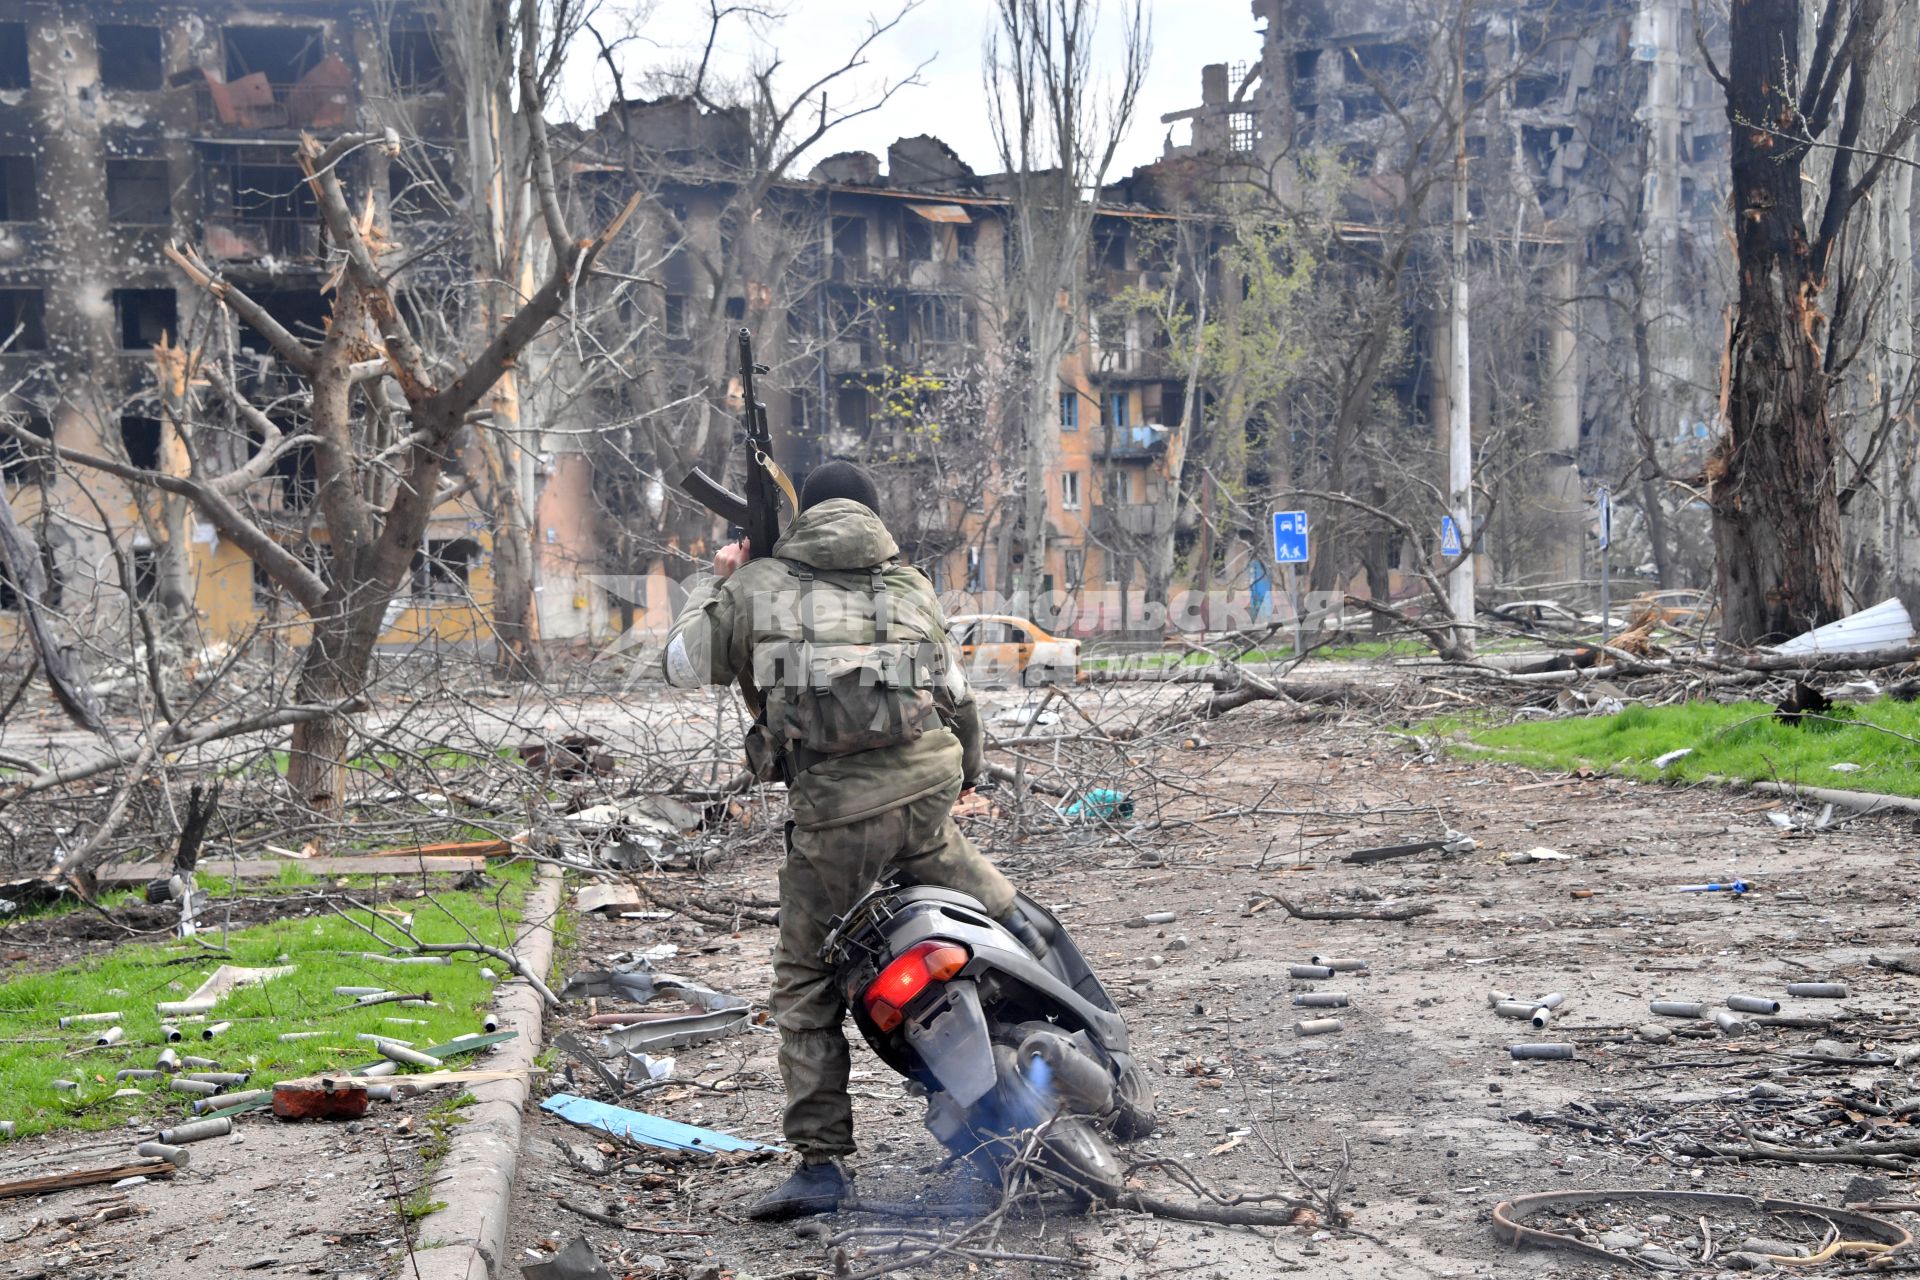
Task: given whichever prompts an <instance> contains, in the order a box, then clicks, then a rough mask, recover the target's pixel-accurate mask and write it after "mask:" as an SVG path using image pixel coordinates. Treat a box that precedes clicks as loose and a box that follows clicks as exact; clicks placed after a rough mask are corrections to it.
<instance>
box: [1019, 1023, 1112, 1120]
mask: <svg viewBox="0 0 1920 1280" xmlns="http://www.w3.org/2000/svg"><path fill="white" fill-rule="evenodd" d="M1036 1058H1037V1059H1039V1062H1038V1063H1035V1062H1034V1059H1036ZM1020 1062H1021V1064H1022V1066H1024V1067H1026V1068H1027V1073H1028V1074H1027V1078H1028V1079H1029V1080H1032V1081H1034V1082H1035V1083H1036V1084H1038V1083H1039V1082H1040V1081H1041V1080H1050V1082H1051V1084H1052V1086H1053V1091H1054V1093H1055V1094H1056V1095H1058V1096H1059V1097H1060V1098H1061V1099H1063V1100H1065V1101H1067V1102H1069V1103H1077V1104H1079V1105H1077V1106H1073V1107H1071V1108H1070V1109H1071V1110H1074V1111H1087V1112H1091V1113H1092V1114H1094V1115H1105V1114H1106V1113H1107V1112H1108V1111H1111V1110H1112V1109H1113V1077H1112V1076H1111V1075H1109V1074H1108V1072H1107V1070H1106V1068H1105V1067H1102V1066H1101V1065H1100V1064H1099V1063H1098V1062H1095V1061H1094V1060H1093V1059H1092V1058H1090V1057H1088V1056H1087V1055H1086V1054H1085V1053H1082V1052H1081V1051H1080V1049H1079V1047H1078V1046H1077V1045H1075V1044H1074V1043H1073V1041H1071V1040H1069V1039H1068V1038H1067V1037H1065V1036H1063V1035H1061V1034H1060V1033H1059V1032H1057V1031H1035V1032H1033V1033H1032V1034H1031V1035H1029V1036H1028V1037H1027V1038H1026V1039H1024V1040H1022V1041H1021V1042H1020ZM1035 1066H1040V1067H1044V1072H1036V1071H1034V1070H1033V1067H1035Z"/></svg>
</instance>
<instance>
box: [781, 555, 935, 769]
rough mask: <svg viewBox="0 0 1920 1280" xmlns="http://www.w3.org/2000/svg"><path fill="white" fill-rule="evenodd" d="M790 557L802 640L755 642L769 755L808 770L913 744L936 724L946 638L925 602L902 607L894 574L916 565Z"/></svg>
mask: <svg viewBox="0 0 1920 1280" xmlns="http://www.w3.org/2000/svg"><path fill="white" fill-rule="evenodd" d="M783 563H784V564H785V565H786V566H787V571H788V572H789V573H790V574H792V575H793V578H794V580H795V582H796V583H797V584H798V591H799V597H798V601H797V613H798V619H797V621H798V624H799V625H798V631H799V638H798V639H797V640H796V639H793V638H791V637H787V638H784V639H781V640H775V641H772V642H770V643H769V642H762V643H760V644H758V645H756V647H755V650H754V668H755V680H756V682H757V683H758V684H759V687H760V689H761V691H762V693H763V694H764V695H765V699H766V728H767V736H768V737H769V738H770V739H771V741H769V742H766V743H765V744H764V745H765V747H767V748H768V749H769V750H768V752H767V754H769V755H771V754H772V753H773V752H775V751H778V752H783V753H785V754H786V755H788V756H789V757H790V758H791V760H792V762H793V771H794V772H795V773H800V772H804V771H805V770H807V769H809V768H811V767H812V766H813V765H815V764H818V763H820V762H821V761H822V760H826V759H831V758H833V757H835V756H845V755H851V754H853V753H854V752H857V751H876V750H880V749H882V748H885V747H901V746H906V745H907V744H909V743H911V742H914V741H917V740H918V739H919V738H920V736H921V735H922V734H924V733H925V732H927V730H929V729H931V728H934V727H935V726H936V725H937V724H938V723H939V701H938V699H939V695H940V694H942V693H944V692H945V690H946V684H947V668H948V649H947V637H946V635H945V634H944V632H942V631H940V630H939V629H938V623H939V620H938V619H937V618H930V617H929V616H928V615H927V613H926V611H925V610H924V609H919V608H914V607H908V608H906V609H904V610H900V609H897V608H896V600H895V594H894V593H893V592H892V591H891V590H890V588H889V584H888V581H887V578H888V574H889V572H892V573H894V574H896V575H897V574H902V573H912V572H913V571H912V570H910V569H906V570H903V569H900V568H899V567H897V566H895V567H893V568H892V569H891V570H889V568H888V567H887V566H875V567H873V568H870V569H865V570H852V571H836V570H822V569H816V568H814V567H813V566H811V565H806V564H801V563H799V562H797V561H790V560H787V561H783ZM750 754H751V753H750Z"/></svg>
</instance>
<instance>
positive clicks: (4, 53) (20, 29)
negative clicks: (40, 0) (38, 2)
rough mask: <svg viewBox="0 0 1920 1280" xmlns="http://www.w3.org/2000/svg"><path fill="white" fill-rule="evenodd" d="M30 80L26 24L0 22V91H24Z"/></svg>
mask: <svg viewBox="0 0 1920 1280" xmlns="http://www.w3.org/2000/svg"><path fill="white" fill-rule="evenodd" d="M31 78H32V77H31V76H30V74H29V73H28V70H27V24H26V23H24V22H0V89H25V88H27V87H29V81H30V80H31Z"/></svg>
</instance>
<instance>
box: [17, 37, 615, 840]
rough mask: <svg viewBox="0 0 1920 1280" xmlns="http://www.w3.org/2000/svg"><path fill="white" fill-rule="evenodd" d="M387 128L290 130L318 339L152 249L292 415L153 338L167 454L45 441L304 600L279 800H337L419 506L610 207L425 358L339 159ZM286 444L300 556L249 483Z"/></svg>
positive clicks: (537, 129) (592, 249)
mask: <svg viewBox="0 0 1920 1280" xmlns="http://www.w3.org/2000/svg"><path fill="white" fill-rule="evenodd" d="M534 15H535V8H534V6H533V5H532V4H531V3H529V4H527V5H526V6H525V7H524V9H523V10H522V15H521V16H522V18H523V22H522V23H521V24H520V26H519V27H518V28H517V29H518V30H519V32H520V33H521V35H522V37H523V38H525V37H532V36H534V35H536V34H537V28H536V27H535V26H534V25H533V23H534ZM520 88H521V95H520V101H519V103H518V105H517V110H518V112H519V113H520V114H521V115H522V116H523V118H524V122H525V127H526V129H527V131H528V137H529V140H530V145H531V146H532V147H533V148H534V150H535V152H536V153H537V154H539V155H541V156H544V154H545V150H546V141H545V131H544V124H543V122H542V120H541V105H542V104H541V99H540V94H539V90H538V86H537V83H536V82H535V81H534V80H533V78H531V77H526V76H523V77H522V81H521V86H520ZM392 146H393V141H392V139H391V136H390V135H387V136H380V135H370V134H354V135H347V136H344V137H340V138H337V139H335V140H334V141H333V142H331V143H326V144H322V143H321V142H319V141H317V140H315V139H311V138H309V139H306V140H304V141H303V142H302V144H301V146H300V150H299V161H300V165H301V168H302V170H303V171H304V173H305V175H306V178H305V181H306V184H307V186H308V187H309V188H310V189H311V191H312V193H313V197H314V199H315V201H316V203H317V206H318V210H319V216H320V219H321V221H322V222H323V224H324V228H325V231H326V235H327V240H328V242H329V245H330V254H331V258H332V266H333V274H332V277H331V280H330V284H331V290H332V294H333V304H332V309H331V319H330V323H329V325H328V327H327V331H326V333H325V335H324V337H323V338H321V339H320V340H319V341H318V342H314V341H308V340H306V339H303V338H302V337H300V336H297V335H296V334H294V333H292V332H290V331H289V330H288V329H287V328H286V327H285V326H284V325H282V324H281V323H280V322H279V321H277V320H276V319H275V318H274V317H273V316H272V315H270V314H269V313H268V312H267V311H266V310H265V309H264V308H263V307H262V306H261V305H260V304H259V303H257V302H256V301H255V300H254V299H252V298H251V297H249V296H248V294H247V293H246V291H244V290H243V289H241V288H239V287H238V286H236V285H235V284H234V283H233V282H232V281H231V280H228V279H225V278H223V277H221V276H220V275H219V274H217V273H216V272H215V271H214V270H212V269H211V268H209V267H208V266H207V265H206V263H205V262H204V261H203V260H202V259H201V258H200V256H199V255H198V254H197V253H196V252H194V251H193V250H192V249H191V248H184V247H181V246H178V245H176V246H173V247H171V248H170V249H169V254H168V256H169V257H170V258H171V259H172V260H173V261H174V263H175V264H176V265H177V266H178V267H179V269H180V270H181V272H182V273H183V274H184V275H185V276H186V277H187V278H188V279H189V280H190V281H191V282H192V283H193V284H194V285H195V286H196V287H197V288H198V289H200V290H201V291H202V292H203V293H204V294H205V296H206V297H207V299H208V300H209V301H210V303H211V304H213V305H214V306H215V307H216V308H221V309H224V310H226V311H230V312H231V313H233V314H234V315H237V316H238V317H239V318H240V319H241V320H243V321H245V322H246V323H247V324H249V325H251V326H252V327H253V328H254V329H255V330H257V331H258V332H260V333H261V334H263V335H264V336H265V338H266V339H267V340H268V341H269V342H270V343H271V344H272V346H273V349H274V351H275V353H276V354H277V356H278V357H279V359H280V360H281V361H282V362H283V363H284V364H285V366H286V367H287V368H288V369H289V370H291V372H292V375H293V377H294V379H295V380H296V381H297V382H298V384H299V386H300V388H301V391H300V395H301V398H302V399H303V400H304V401H305V407H306V419H305V421H306V426H305V429H304V431H301V432H299V433H298V434H291V435H290V434H289V433H288V432H287V431H286V430H283V429H282V426H281V423H280V422H279V421H277V420H276V418H275V417H274V416H273V415H270V414H269V413H268V412H267V411H266V410H265V409H263V408H262V406H261V405H260V404H258V403H256V402H255V401H254V400H253V399H251V398H249V397H248V396H247V395H246V394H245V392H244V391H243V389H242V388H241V387H240V386H238V385H237V384H236V382H235V381H234V380H233V378H232V377H231V376H230V373H229V371H228V370H226V369H224V368H223V367H222V365H221V362H220V361H219V360H217V359H215V358H212V355H211V353H210V351H209V350H208V349H207V348H206V347H185V348H168V347H162V348H161V349H160V350H159V351H158V352H157V353H156V363H157V365H158V381H159V384H160V395H161V399H162V402H163V406H164V409H165V413H166V417H167V420H168V424H169V426H170V428H171V431H172V433H173V435H174V437H175V438H177V440H178V441H179V443H180V446H181V449H182V452H183V454H184V457H185V467H184V469H183V470H178V471H176V470H169V469H162V468H152V467H140V466H135V465H132V464H131V463H129V462H125V461H122V460H120V459H116V458H113V457H109V456H105V455H102V454H94V453H91V452H85V451H81V450H71V449H62V450H61V451H60V457H61V458H62V459H64V460H65V461H66V462H67V463H68V464H70V465H74V466H78V467H83V468H87V469H90V470H93V471H96V472H102V473H106V474H109V475H114V476H118V477H120V478H121V479H122V480H124V481H127V482H128V483H130V484H132V485H135V486H139V487H141V488H148V489H157V490H159V491H161V492H164V493H169V494H175V495H178V496H181V497H184V498H185V499H186V500H187V501H189V502H191V503H192V504H193V506H194V508H195V510H196V511H197V512H198V513H199V514H200V516H201V518H203V519H204V520H206V521H208V522H209V523H211V524H212V525H213V526H214V527H215V528H216V529H217V530H218V531H219V533H220V535H221V536H222V537H224V538H225V539H227V540H228V541H230V542H231V543H233V544H234V545H235V546H237V547H238V548H239V549H240V550H242V551H243V552H244V553H245V554H246V555H247V556H248V557H249V559H251V560H252V562H253V563H254V565H255V566H256V568H257V570H258V572H259V573H260V574H261V575H262V576H264V577H265V578H267V579H269V580H271V581H272V582H273V583H274V584H276V585H277V586H278V587H279V588H281V589H283V590H284V591H285V592H286V593H287V594H288V595H289V596H290V597H291V598H292V599H293V600H294V601H295V602H296V603H297V605H298V606H299V608H300V610H301V611H302V612H303V613H304V614H305V615H306V617H307V620H308V622H309V624H310V633H309V638H308V640H307V642H306V645H305V648H304V652H303V654H302V657H301V660H300V672H299V678H298V682H297V685H296V691H295V701H296V703H297V704H298V707H299V710H300V712H301V716H300V718H298V720H297V722H296V723H295V724H294V730H293V749H292V756H291V760H290V763H289V768H288V783H289V787H290V789H291V792H292V796H293V800H294V802H295V804H296V805H299V806H305V807H309V808H311V809H314V810H317V811H320V812H323V813H336V812H338V811H339V809H340V807H341V805H342V804H343V801H344V794H343V793H344V791H345V787H346V773H347V760H348V758H349V754H350V750H351V738H352V731H353V721H352V715H353V713H354V712H357V711H359V710H362V709H364V708H365V707H366V705H367V703H366V689H367V683H368V677H369V672H370V668H371V664H372V660H373V653H374V647H375V645H376V644H377V643H378V641H379V638H380V636H381V633H382V632H383V630H384V629H385V617H386V614H387V609H388V605H389V602H390V601H391V600H392V598H393V596H394V594H395V592H396V590H397V589H398V587H399V585H400V583H401V582H402V581H403V580H404V579H405V578H406V577H407V576H408V574H409V572H410V570H411V568H412V566H413V564H414V561H415V557H416V555H417V554H418V552H419V549H420V545H421V539H422V536H423V534H424V532H425V530H426V528H427V525H428V521H429V520H430V519H431V517H432V515H433V513H434V511H435V508H436V507H437V506H439V505H440V504H441V503H442V502H443V501H444V500H445V498H446V496H447V494H448V492H449V490H450V487H451V486H450V484H449V482H448V480H447V471H448V467H449V463H450V462H451V460H452V459H453V458H454V455H455V454H456V452H457V450H458V447H459V443H460V439H461V437H462V434H463V432H464V429H465V428H466V427H467V425H468V423H469V421H470V416H471V415H472V414H473V412H474V411H475V410H476V409H477V408H478V407H479V406H480V405H481V403H482V402H483V401H484V400H485V398H486V397H487V396H488V394H489V393H490V392H491V390H492V389H493V387H494V385H495V384H496V383H497V381H498V380H499V378H500V377H501V376H502V374H503V373H504V372H505V370H507V369H508V368H509V367H510V366H511V365H512V364H513V363H514V361H515V360H516V359H517V358H518V357H519V355H520V354H521V353H522V352H523V351H525V350H526V349H527V347H528V346H529V344H531V343H532V342H533V341H534V340H535V339H536V338H537V337H538V335H539V334H540V332H541V331H542V329H543V328H544V327H545V326H546V325H547V324H548V323H549V322H550V321H552V320H553V319H554V318H555V317H557V316H558V315H560V314H561V312H562V310H563V309H564V308H565V306H566V305H567V302H568V299H569V298H570V296H571V295H572V292H573V290H574V288H575V286H576V284H577V283H578V281H579V280H580V279H581V278H582V277H583V275H584V274H585V273H586V272H587V271H589V270H590V269H591V268H592V265H593V262H594V260H595V258H596V257H597V256H598V255H599V253H600V252H601V250H602V249H603V248H604V246H605V243H606V240H607V238H608V237H609V236H611V235H612V234H614V233H615V232H617V230H618V228H619V226H620V224H621V222H623V221H624V213H625V212H626V211H623V213H622V215H620V216H616V217H615V218H614V219H613V222H612V223H611V224H610V225H609V226H608V227H607V228H606V229H605V231H603V232H602V234H601V235H600V236H599V237H597V238H594V239H586V240H581V239H575V238H573V237H572V236H571V234H570V233H568V231H567V228H566V225H565V223H564V221H563V220H561V219H560V218H559V217H557V216H556V217H553V218H551V219H549V220H548V224H547V231H548V235H549V236H550V237H551V239H552V245H551V249H552V267H551V270H550V271H549V273H548V275H547V277H546V279H545V281H544V283H542V284H541V285H540V286H539V288H538V289H536V290H535V291H533V292H532V294H531V295H530V296H528V297H527V298H525V299H524V301H522V302H521V303H520V305H519V306H518V307H517V308H516V309H515V310H514V311H513V313H512V314H511V315H510V316H508V317H506V318H505V319H504V320H503V321H502V322H501V323H499V324H498V325H496V326H493V327H492V330H491V332H490V333H488V334H487V335H486V336H485V340H484V342H482V343H481V344H480V345H479V347H478V349H477V350H476V351H474V352H473V353H472V354H471V355H469V356H465V357H463V358H447V359H435V358H434V357H432V356H430V355H429V354H428V352H427V351H425V350H424V349H423V348H422V346H421V344H420V342H419V341H418V339H417V338H416V336H415V334H414V332H413V330H412V328H411V327H410V325H409V323H408V321H407V319H406V318H405V316H404V315H403V312H402V309H401V307H400V306H399V305H398V303H397V301H396V281H395V277H394V272H395V269H396V268H397V267H403V266H404V264H401V263H394V262H390V261H388V260H387V256H386V250H387V247H388V245H389V244H390V243H391V241H390V238H389V235H388V233H387V230H386V228H385V227H384V226H383V225H381V223H380V221H379V220H378V217H377V216H376V213H375V206H374V202H373V201H372V200H371V199H368V198H363V197H362V196H361V195H360V194H356V193H353V192H350V190H349V181H348V179H347V178H346V177H345V176H343V174H344V169H345V167H346V164H347V162H348V161H349V159H350V157H353V156H355V155H356V153H358V152H360V151H362V150H364V149H367V148H389V149H391V148H392ZM536 163H539V162H536ZM541 167H544V165H543V164H542V165H541ZM209 396H211V398H212V403H209V402H208V397H209ZM228 415H232V416H233V417H234V418H236V419H237V420H238V421H239V422H240V423H241V424H243V426H244V428H245V432H246V433H247V434H248V435H250V436H251V437H252V439H253V440H254V441H256V442H257V444H256V446H255V447H254V448H253V449H252V452H251V455H250V456H248V454H247V452H246V451H245V450H244V449H240V450H236V449H233V448H232V447H230V442H227V441H224V440H223V439H222V438H221V435H222V432H221V427H222V424H223V422H224V421H225V419H226V418H227V416H228ZM0 431H5V432H6V433H7V434H10V435H13V436H14V438H15V439H16V440H18V441H19V442H20V443H21V444H22V445H24V446H27V447H32V448H42V447H44V446H43V443H42V442H40V441H38V440H37V438H35V437H32V436H30V435H28V434H26V433H24V432H21V431H19V430H18V429H16V428H11V427H9V426H8V425H7V424H6V423H5V422H4V421H0ZM301 448H310V449H311V450H312V456H313V467H314V475H315V483H316V497H315V505H316V507H317V509H318V511H319V513H320V515H321V516H322V517H323V518H324V520H325V527H326V536H327V550H328V555H327V557H326V559H325V560H324V562H320V563H315V562H311V561H310V560H309V559H306V558H303V557H302V556H301V555H299V554H297V553H296V551H295V550H294V549H292V548H290V547H289V546H288V545H287V544H286V542H285V541H283V539H282V538H281V537H280V536H277V533H276V526H275V523H274V522H273V521H271V520H270V519H268V518H267V517H266V516H264V515H263V514H262V512H261V511H260V510H258V508H257V507H256V505H255V503H254V501H253V498H252V494H253V492H254V491H255V490H256V489H257V488H258V486H259V485H260V484H261V483H262V482H263V481H264V480H266V478H267V477H268V476H269V475H270V474H271V472H272V470H273V468H274V467H275V465H276V463H278V462H280V461H281V460H282V459H283V458H285V457H287V456H288V455H290V454H291V453H292V452H293V451H295V450H298V449H301ZM290 718H291V717H289V719H290ZM280 722H281V723H286V722H287V720H286V719H282V720H281V721H280ZM157 741H159V739H156V742H157Z"/></svg>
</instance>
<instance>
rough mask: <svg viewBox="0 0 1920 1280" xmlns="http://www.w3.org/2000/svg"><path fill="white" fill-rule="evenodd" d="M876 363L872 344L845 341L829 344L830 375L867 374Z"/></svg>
mask: <svg viewBox="0 0 1920 1280" xmlns="http://www.w3.org/2000/svg"><path fill="white" fill-rule="evenodd" d="M875 363H876V361H875V360H874V355H873V346H872V344H871V343H867V342H863V341H860V340H857V339H853V340H847V339H843V340H841V341H839V342H829V343H828V344H827V372H828V373H865V372H866V371H867V370H869V369H871V368H872V367H873V366H874V364H875Z"/></svg>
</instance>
